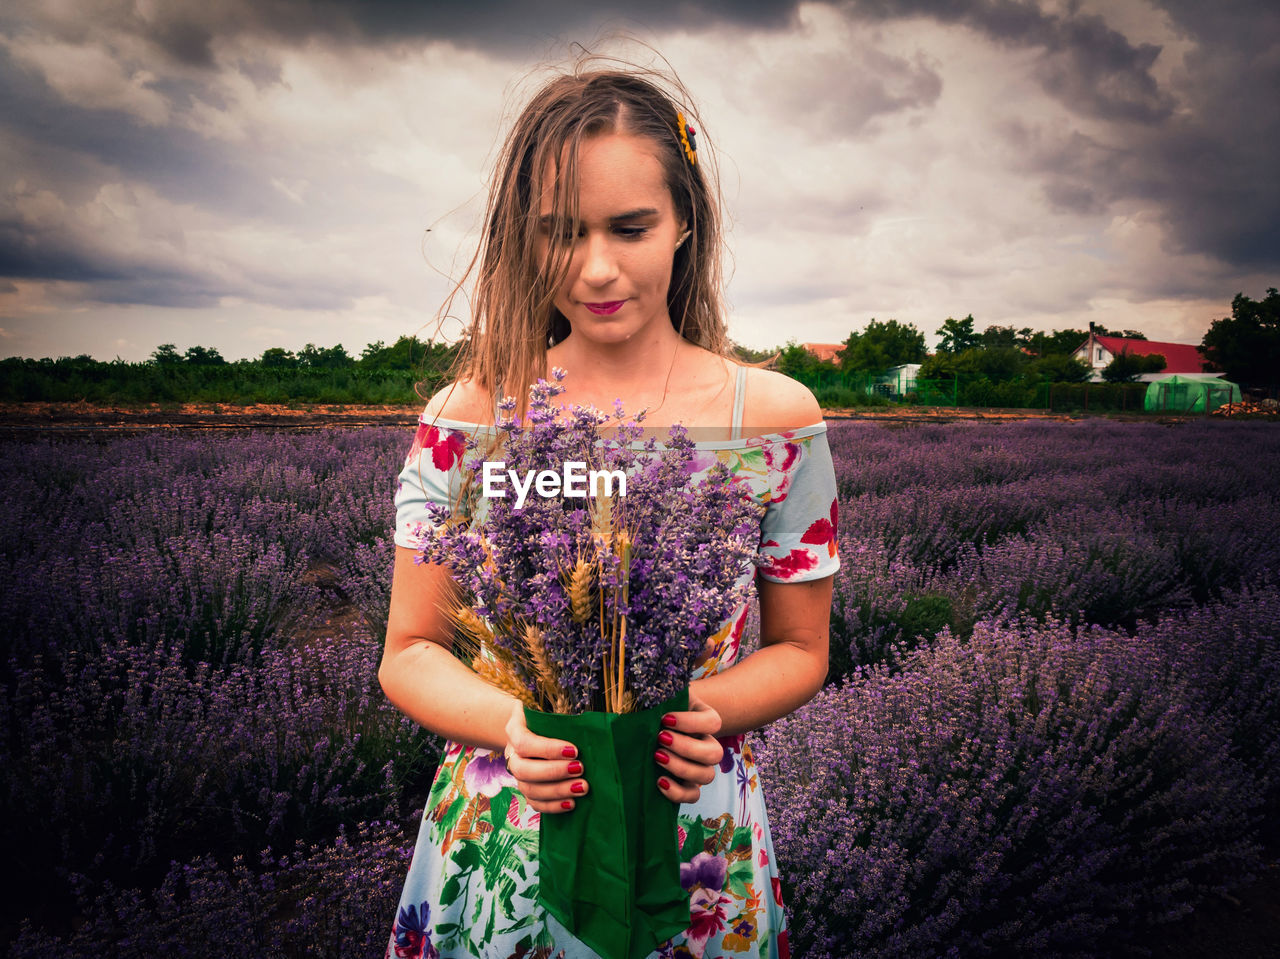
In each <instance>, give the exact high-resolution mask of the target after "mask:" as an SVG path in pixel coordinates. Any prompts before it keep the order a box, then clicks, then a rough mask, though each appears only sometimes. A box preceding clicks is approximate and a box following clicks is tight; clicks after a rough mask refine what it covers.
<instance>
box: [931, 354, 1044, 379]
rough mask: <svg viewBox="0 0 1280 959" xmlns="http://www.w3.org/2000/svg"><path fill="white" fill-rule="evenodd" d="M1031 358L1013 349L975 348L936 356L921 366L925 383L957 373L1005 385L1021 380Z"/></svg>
mask: <svg viewBox="0 0 1280 959" xmlns="http://www.w3.org/2000/svg"><path fill="white" fill-rule="evenodd" d="M1029 362H1030V358H1029V357H1028V356H1027V355H1026V354H1025V353H1023V352H1022V351H1021V350H1019V349H1015V348H1014V347H1009V346H1005V347H992V348H983V347H979V346H973V347H970V348H969V349H967V350H965V351H964V352H962V353H935V354H933V355H932V356H930V357H927V358H926V359H925V360H924V362H923V363H921V364H920V377H921V378H922V379H940V378H944V377H949V376H953V375H955V374H957V373H960V374H968V375H969V376H982V377H985V378H987V379H988V380H990V381H992V382H994V383H1003V382H1006V381H1008V380H1012V379H1014V378H1016V377H1018V376H1020V375H1021V374H1022V373H1023V371H1024V370H1025V369H1026V368H1027V366H1028V364H1029Z"/></svg>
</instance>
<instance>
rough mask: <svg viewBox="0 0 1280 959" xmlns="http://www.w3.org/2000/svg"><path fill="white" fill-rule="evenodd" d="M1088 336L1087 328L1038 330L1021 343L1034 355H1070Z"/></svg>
mask: <svg viewBox="0 0 1280 959" xmlns="http://www.w3.org/2000/svg"><path fill="white" fill-rule="evenodd" d="M1088 338H1089V331H1088V330H1070V329H1068V330H1053V331H1052V332H1050V333H1045V332H1044V331H1043V330H1039V331H1036V332H1035V333H1032V334H1031V335H1030V336H1029V337H1027V339H1026V342H1025V343H1023V345H1024V346H1025V347H1026V348H1027V349H1029V350H1030V351H1031V352H1032V353H1034V354H1035V355H1036V356H1056V355H1062V356H1070V355H1071V354H1072V353H1074V352H1075V351H1076V350H1077V349H1079V348H1080V344H1081V343H1083V342H1084V341H1085V340H1087V339H1088Z"/></svg>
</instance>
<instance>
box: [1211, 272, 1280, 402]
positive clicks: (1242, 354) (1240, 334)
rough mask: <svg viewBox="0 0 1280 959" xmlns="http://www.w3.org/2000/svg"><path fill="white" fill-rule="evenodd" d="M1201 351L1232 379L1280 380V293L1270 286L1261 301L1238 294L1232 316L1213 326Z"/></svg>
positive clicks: (1215, 321)
mask: <svg viewBox="0 0 1280 959" xmlns="http://www.w3.org/2000/svg"><path fill="white" fill-rule="evenodd" d="M1201 349H1202V350H1203V351H1204V353H1205V355H1206V356H1207V357H1208V359H1209V361H1210V362H1211V363H1213V364H1214V365H1216V366H1217V367H1218V368H1219V369H1222V370H1224V371H1226V374H1227V379H1228V380H1231V381H1233V382H1238V383H1246V384H1250V385H1254V384H1257V385H1262V384H1268V385H1270V384H1274V383H1276V382H1277V381H1280V293H1277V292H1276V288H1275V287H1270V288H1268V290H1267V295H1266V296H1264V297H1263V298H1262V299H1261V300H1251V299H1249V297H1247V296H1245V295H1244V294H1243V293H1237V294H1236V296H1235V299H1233V300H1232V301H1231V316H1229V317H1223V318H1222V319H1219V320H1214V321H1213V323H1212V324H1210V326H1209V331H1208V332H1207V333H1205V335H1204V340H1203V341H1202V343H1201Z"/></svg>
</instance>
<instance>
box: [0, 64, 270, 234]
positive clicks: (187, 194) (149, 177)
mask: <svg viewBox="0 0 1280 959" xmlns="http://www.w3.org/2000/svg"><path fill="white" fill-rule="evenodd" d="M0 91H3V93H2V94H0V108H2V109H0V136H3V137H4V139H5V141H6V143H7V145H8V148H9V149H10V150H13V151H16V152H18V153H19V154H20V155H21V167H20V169H21V170H22V171H23V172H24V174H25V175H26V176H27V177H29V178H32V179H34V180H36V181H37V182H41V183H47V184H49V185H50V186H52V187H56V188H57V192H58V193H59V195H62V196H64V197H66V198H68V199H71V198H76V197H75V194H76V193H77V192H83V191H86V190H87V191H89V192H92V191H93V190H95V189H96V186H97V185H98V184H99V183H100V182H103V181H104V180H106V181H107V182H110V180H111V179H112V178H114V179H116V180H119V179H120V178H121V177H122V176H123V177H126V178H128V179H130V180H138V181H143V182H146V183H147V184H148V185H150V186H151V187H152V188H153V189H155V190H156V191H157V192H160V193H163V194H164V195H165V196H166V197H168V198H169V199H172V200H174V201H175V202H187V203H193V204H196V205H199V206H212V207H217V208H219V209H222V210H225V211H226V212H227V213H230V214H235V215H239V216H248V217H257V216H266V217H278V216H288V215H289V214H290V213H291V212H293V211H292V209H291V206H290V205H289V204H288V201H287V200H286V199H285V198H284V197H282V196H281V195H280V193H279V192H278V191H276V190H273V189H272V188H271V186H270V184H269V183H268V182H267V181H266V179H265V178H264V177H263V176H262V172H261V170H260V169H259V168H258V164H259V162H260V161H259V158H258V157H257V156H255V155H253V154H250V153H247V152H246V151H244V150H239V149H236V148H234V147H232V146H226V145H221V144H216V143H211V142H210V141H209V140H207V139H206V138H204V137H201V136H200V135H198V134H197V133H195V132H193V131H191V130H184V129H182V128H180V127H175V126H172V125H169V126H156V125H150V124H146V123H143V122H141V121H139V120H137V119H136V118H134V117H131V116H129V115H127V114H125V113H122V112H119V111H116V110H95V109H89V108H86V107H80V106H76V105H74V104H71V103H68V102H67V101H66V100H64V99H62V98H61V97H60V96H58V94H57V93H55V92H54V91H52V90H50V89H49V87H48V85H47V84H45V82H44V81H43V80H41V79H39V78H38V77H37V76H35V75H34V74H33V73H32V72H31V71H29V70H24V69H22V68H21V67H20V66H19V65H17V64H15V63H14V62H13V61H12V59H11V58H10V56H9V54H8V52H7V51H5V50H4V48H3V47H0ZM11 172H13V171H11Z"/></svg>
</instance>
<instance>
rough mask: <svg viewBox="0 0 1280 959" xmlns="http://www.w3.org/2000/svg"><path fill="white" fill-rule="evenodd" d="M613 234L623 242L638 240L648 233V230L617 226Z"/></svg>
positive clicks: (644, 227)
mask: <svg viewBox="0 0 1280 959" xmlns="http://www.w3.org/2000/svg"><path fill="white" fill-rule="evenodd" d="M613 232H614V233H616V234H617V235H618V236H620V237H622V238H623V239H624V240H638V239H640V237H642V236H644V235H645V234H646V233H648V232H649V228H648V227H647V226H619V227H615V228H614V231H613Z"/></svg>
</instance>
